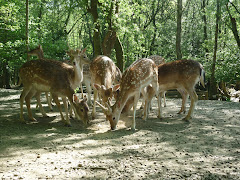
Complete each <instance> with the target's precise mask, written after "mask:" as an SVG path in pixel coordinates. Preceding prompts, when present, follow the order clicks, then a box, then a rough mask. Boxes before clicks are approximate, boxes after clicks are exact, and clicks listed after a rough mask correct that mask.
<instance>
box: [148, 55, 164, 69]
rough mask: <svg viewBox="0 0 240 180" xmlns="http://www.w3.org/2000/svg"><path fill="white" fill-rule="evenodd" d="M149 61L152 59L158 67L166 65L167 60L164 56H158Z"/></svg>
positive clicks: (151, 57) (150, 57)
mask: <svg viewBox="0 0 240 180" xmlns="http://www.w3.org/2000/svg"><path fill="white" fill-rule="evenodd" d="M148 58H149V59H152V60H153V62H155V64H156V65H157V66H159V65H160V64H163V63H165V59H164V58H163V57H162V56H158V55H152V56H149V57H148Z"/></svg>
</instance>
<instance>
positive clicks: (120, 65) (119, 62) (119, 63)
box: [114, 36, 124, 72]
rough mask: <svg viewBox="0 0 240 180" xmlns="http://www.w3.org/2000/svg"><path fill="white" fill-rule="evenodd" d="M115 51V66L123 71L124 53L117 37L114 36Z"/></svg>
mask: <svg viewBox="0 0 240 180" xmlns="http://www.w3.org/2000/svg"><path fill="white" fill-rule="evenodd" d="M114 48H115V51H116V59H117V66H118V68H119V69H120V70H121V71H122V72H123V70H124V55H123V47H122V43H121V41H120V39H119V37H118V36H117V37H116V42H115V46H114Z"/></svg>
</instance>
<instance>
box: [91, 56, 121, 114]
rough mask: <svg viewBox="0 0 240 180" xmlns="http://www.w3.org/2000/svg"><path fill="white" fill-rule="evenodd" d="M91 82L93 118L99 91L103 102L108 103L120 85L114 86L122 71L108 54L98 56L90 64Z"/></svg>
mask: <svg viewBox="0 0 240 180" xmlns="http://www.w3.org/2000/svg"><path fill="white" fill-rule="evenodd" d="M90 73H91V82H92V87H94V88H95V89H94V101H93V110H92V118H93V119H94V118H95V115H96V100H97V96H98V93H99V96H100V98H101V99H102V103H104V104H105V103H107V102H108V100H109V98H110V99H111V98H112V97H113V93H114V91H116V90H117V89H118V88H119V85H115V86H113V83H114V82H115V81H119V79H121V75H122V74H121V71H120V70H119V68H118V67H117V66H116V65H115V63H114V62H113V61H112V60H111V59H110V58H109V57H107V56H97V57H96V58H95V59H94V60H93V61H92V62H91V64H90Z"/></svg>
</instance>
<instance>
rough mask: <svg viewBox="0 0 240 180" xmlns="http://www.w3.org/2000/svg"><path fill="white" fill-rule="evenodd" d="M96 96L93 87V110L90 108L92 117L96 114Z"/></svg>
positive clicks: (96, 93)
mask: <svg viewBox="0 0 240 180" xmlns="http://www.w3.org/2000/svg"><path fill="white" fill-rule="evenodd" d="M97 97H98V92H97V90H96V89H94V100H93V110H92V119H95V116H96V100H97Z"/></svg>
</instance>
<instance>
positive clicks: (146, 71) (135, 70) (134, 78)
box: [98, 58, 158, 130]
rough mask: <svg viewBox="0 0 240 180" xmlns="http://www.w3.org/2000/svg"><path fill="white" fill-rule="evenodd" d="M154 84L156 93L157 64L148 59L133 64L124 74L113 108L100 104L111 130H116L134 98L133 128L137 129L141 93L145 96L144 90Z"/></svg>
mask: <svg viewBox="0 0 240 180" xmlns="http://www.w3.org/2000/svg"><path fill="white" fill-rule="evenodd" d="M150 84H152V87H153V88H154V90H155V92H157V91H158V67H157V66H156V64H155V63H154V62H153V61H152V60H151V59H147V58H143V59H140V60H137V61H135V62H134V63H132V64H131V65H130V66H129V67H128V68H127V69H126V70H125V72H124V73H123V76H122V80H121V84H120V89H121V90H120V92H119V95H118V98H117V100H116V102H115V104H114V105H113V106H110V105H109V104H107V107H106V106H104V105H102V104H100V103H98V104H99V106H100V107H101V108H102V109H103V112H104V113H105V115H106V119H107V120H109V122H110V125H111V129H112V130H114V129H116V126H117V123H118V120H119V118H120V114H121V112H122V110H123V108H124V106H125V104H126V102H127V101H128V100H129V99H130V98H132V97H133V98H134V103H133V122H132V126H131V128H132V129H133V130H134V129H135V127H136V123H135V116H136V107H137V102H138V100H139V98H140V92H142V93H143V95H145V93H144V92H143V89H144V88H145V87H147V86H148V85H150Z"/></svg>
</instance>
